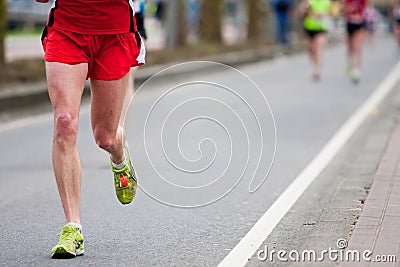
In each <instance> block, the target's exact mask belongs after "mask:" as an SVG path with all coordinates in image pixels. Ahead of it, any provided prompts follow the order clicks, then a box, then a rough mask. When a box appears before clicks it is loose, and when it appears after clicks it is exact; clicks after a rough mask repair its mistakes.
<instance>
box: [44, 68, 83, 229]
mask: <svg viewBox="0 0 400 267" xmlns="http://www.w3.org/2000/svg"><path fill="white" fill-rule="evenodd" d="M87 68H88V65H87V64H86V63H83V64H77V65H66V64H61V63H55V62H46V75H47V83H48V88H49V95H50V100H51V103H52V105H53V111H54V137H53V153H52V154H53V167H54V174H55V176H56V181H57V187H58V192H59V194H60V198H61V202H62V205H63V208H64V214H65V218H66V221H67V222H75V223H79V224H80V189H81V180H82V170H81V163H80V159H79V154H78V149H77V146H76V138H77V134H78V118H79V108H80V103H81V97H82V93H83V88H84V85H85V80H86V75H87Z"/></svg>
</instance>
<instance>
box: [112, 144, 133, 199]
mask: <svg viewBox="0 0 400 267" xmlns="http://www.w3.org/2000/svg"><path fill="white" fill-rule="evenodd" d="M125 151H126V153H125V156H126V158H127V161H126V165H125V166H124V167H123V168H122V169H121V170H118V169H116V168H115V167H114V165H113V164H112V162H111V169H112V171H113V173H114V187H115V193H116V194H117V198H118V200H119V201H120V202H121V203H122V204H129V203H131V202H132V200H133V198H134V197H135V195H136V188H137V179H136V174H135V170H134V169H133V167H132V162H131V155H130V153H129V147H128V144H127V143H125Z"/></svg>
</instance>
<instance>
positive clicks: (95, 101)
mask: <svg viewBox="0 0 400 267" xmlns="http://www.w3.org/2000/svg"><path fill="white" fill-rule="evenodd" d="M129 74H130V73H129V72H128V73H127V74H126V75H125V76H124V77H123V78H121V79H119V80H115V81H102V80H95V79H92V80H91V88H92V106H91V120H92V129H93V134H94V138H95V140H96V143H97V145H98V146H99V147H100V148H102V149H104V150H105V151H107V152H108V153H110V159H111V160H112V161H113V162H114V163H117V164H118V163H121V162H123V161H124V146H123V141H124V130H123V128H122V127H120V126H118V124H119V120H120V117H121V112H122V108H123V104H124V99H125V94H126V90H127V86H128V80H129Z"/></svg>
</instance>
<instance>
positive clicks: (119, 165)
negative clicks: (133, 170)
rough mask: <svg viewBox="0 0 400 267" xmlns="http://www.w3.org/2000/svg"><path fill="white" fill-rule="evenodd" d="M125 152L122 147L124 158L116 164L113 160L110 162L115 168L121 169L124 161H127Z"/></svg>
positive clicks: (124, 163)
mask: <svg viewBox="0 0 400 267" xmlns="http://www.w3.org/2000/svg"><path fill="white" fill-rule="evenodd" d="M126 154H127V153H126V152H125V149H124V160H123V161H122V162H121V163H118V164H116V163H114V162H113V161H111V164H112V165H113V167H114V168H115V169H117V170H122V169H123V168H124V167H125V165H126V163H127V162H128V161H127V158H126Z"/></svg>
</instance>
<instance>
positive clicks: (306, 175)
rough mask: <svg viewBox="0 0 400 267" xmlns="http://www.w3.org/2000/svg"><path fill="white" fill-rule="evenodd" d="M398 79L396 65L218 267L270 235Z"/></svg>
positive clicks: (240, 261) (235, 261) (244, 256)
mask: <svg viewBox="0 0 400 267" xmlns="http://www.w3.org/2000/svg"><path fill="white" fill-rule="evenodd" d="M399 78H400V62H399V63H397V65H396V66H395V67H394V68H393V70H392V71H391V72H390V73H389V75H388V76H386V78H385V79H384V80H383V81H382V82H381V83H380V84H379V86H378V87H377V89H376V90H375V91H374V92H373V94H372V95H371V96H370V97H369V98H368V99H367V101H366V102H365V103H364V104H363V105H362V106H361V107H360V108H359V109H358V110H357V111H356V112H355V113H354V114H353V115H352V116H351V117H350V118H349V119H348V120H347V121H346V122H345V123H344V124H343V125H342V127H341V128H340V129H339V130H338V131H337V132H336V134H335V135H334V136H333V137H332V138H331V139H330V140H329V142H328V143H327V144H326V145H325V147H324V148H323V149H322V150H321V151H320V152H319V153H318V155H317V156H316V157H315V158H314V159H313V160H312V161H311V162H310V163H309V164H308V165H307V167H306V168H305V169H304V170H303V171H302V172H301V173H300V174H299V175H298V176H297V177H296V179H295V180H294V181H293V182H292V183H291V184H290V185H289V187H288V188H287V189H286V190H285V191H284V192H283V193H282V194H281V195H280V196H279V198H278V199H277V200H276V201H275V202H274V204H272V206H271V207H270V208H269V209H268V210H267V211H266V212H265V213H264V215H263V216H262V217H261V218H260V219H259V220H258V221H257V222H256V223H255V224H254V226H253V227H252V228H251V229H250V231H249V232H248V233H247V234H246V235H245V236H244V237H243V238H242V239H241V240H240V242H239V243H238V244H237V245H236V246H235V247H234V248H233V249H232V250H231V252H230V253H229V254H228V255H227V256H226V257H225V258H224V259H223V260H222V262H221V263H220V264H219V265H218V267H232V266H244V265H246V263H247V262H248V260H249V259H250V258H251V256H252V255H253V254H254V253H255V252H256V250H257V249H258V248H259V247H260V245H261V244H262V243H263V241H264V240H265V239H266V238H267V237H268V235H269V234H270V233H271V232H272V230H273V229H274V228H275V226H276V225H277V224H278V223H279V221H280V220H281V219H282V218H283V216H285V214H286V213H287V212H288V211H289V210H290V208H291V207H292V206H293V205H294V204H295V203H296V201H297V200H298V199H299V197H300V196H301V195H302V194H303V192H304V191H305V190H306V189H307V188H308V186H309V185H310V184H311V183H312V182H313V181H314V180H315V178H317V177H318V175H319V174H320V173H321V171H322V170H323V169H324V168H325V167H326V166H327V165H328V164H329V162H330V161H331V160H332V159H333V158H334V157H335V156H336V154H337V153H338V152H339V151H340V150H341V148H342V147H343V146H344V145H345V144H346V142H347V141H348V140H349V139H350V137H351V136H352V135H353V134H354V132H355V131H356V130H357V129H358V128H359V127H360V125H361V124H362V123H363V122H364V120H365V119H366V118H367V117H368V116H369V113H370V111H371V110H372V109H373V108H375V107H376V106H378V105H379V104H380V102H381V101H382V100H383V99H384V98H385V97H386V96H387V95H388V94H389V92H390V91H391V90H392V89H393V87H394V86H395V85H396V83H397V82H398V80H399Z"/></svg>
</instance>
